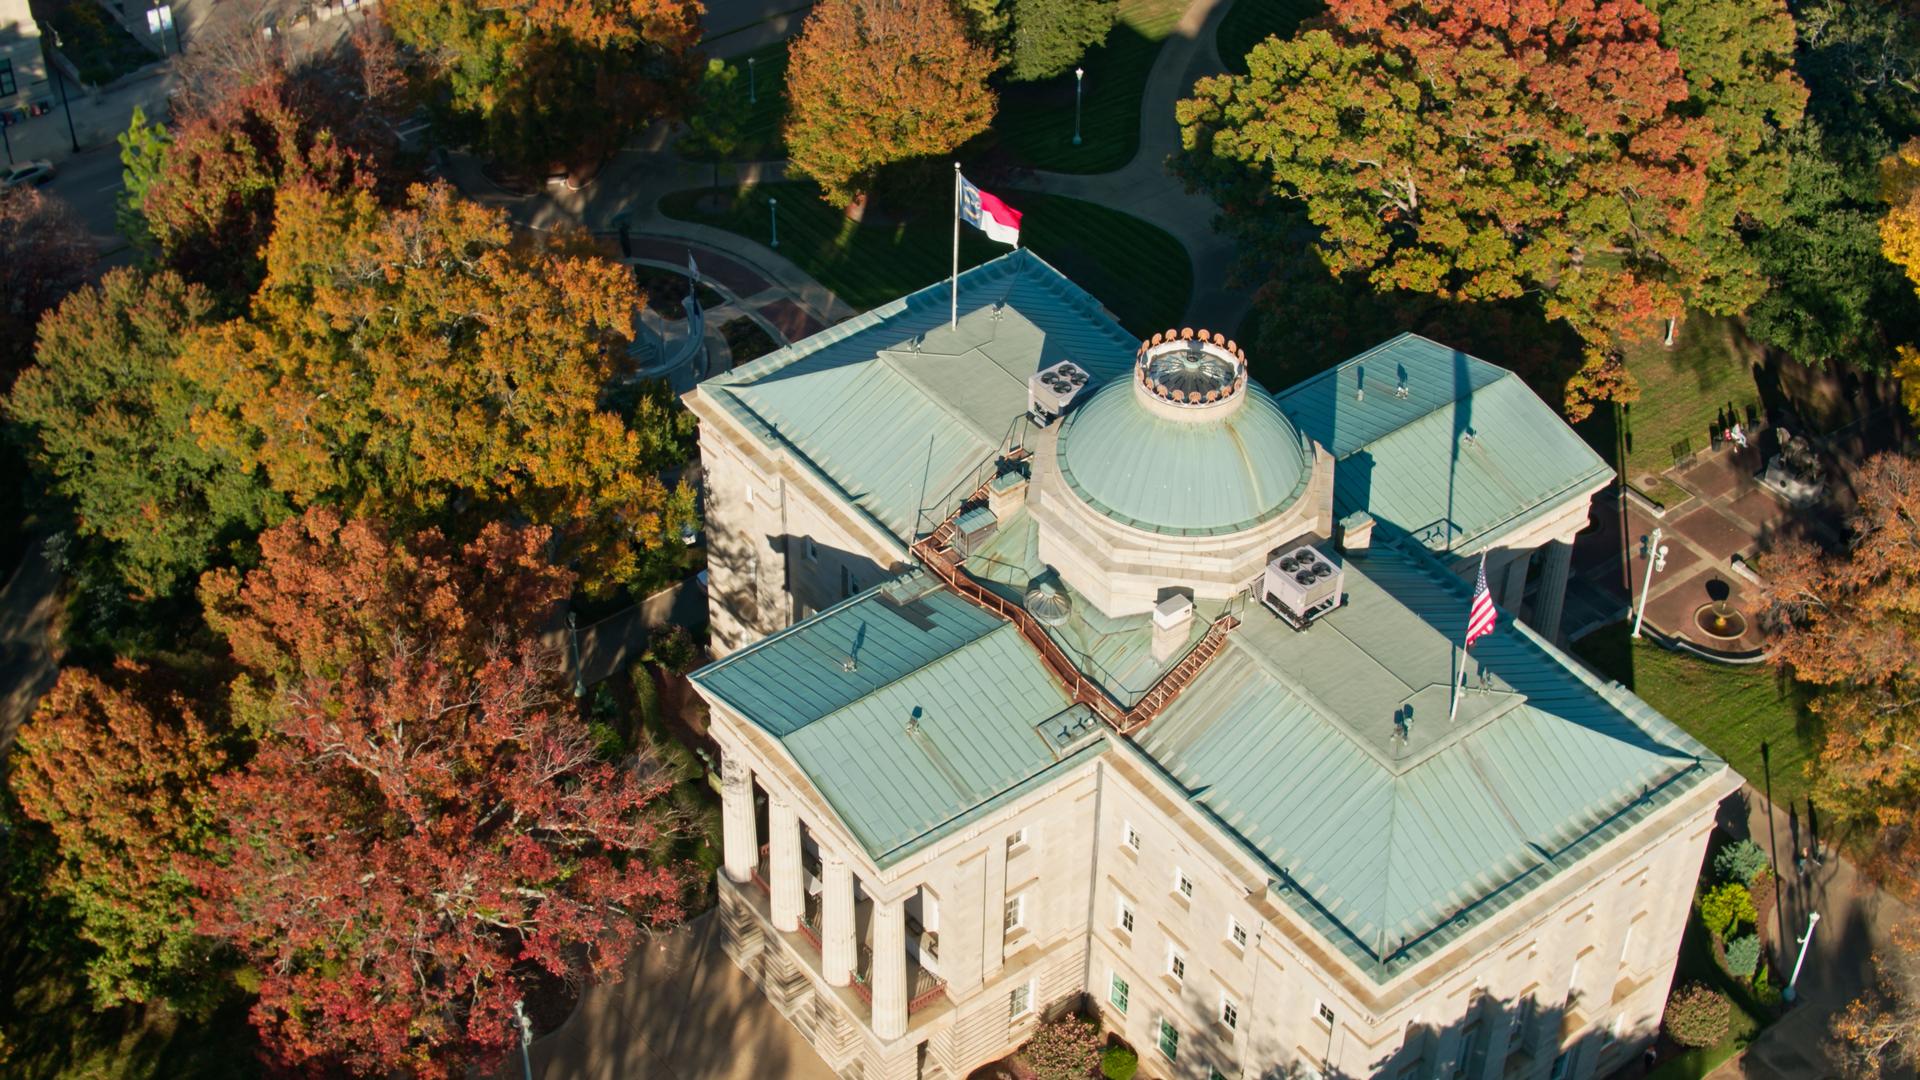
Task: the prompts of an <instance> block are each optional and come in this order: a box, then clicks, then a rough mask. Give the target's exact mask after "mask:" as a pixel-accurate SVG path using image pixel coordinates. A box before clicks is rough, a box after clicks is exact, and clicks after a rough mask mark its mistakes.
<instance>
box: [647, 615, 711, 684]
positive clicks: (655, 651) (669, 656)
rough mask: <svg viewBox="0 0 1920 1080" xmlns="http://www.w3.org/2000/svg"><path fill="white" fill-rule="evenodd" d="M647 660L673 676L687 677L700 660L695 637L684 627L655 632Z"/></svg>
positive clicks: (665, 628)
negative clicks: (694, 640) (694, 641)
mask: <svg viewBox="0 0 1920 1080" xmlns="http://www.w3.org/2000/svg"><path fill="white" fill-rule="evenodd" d="M647 658H648V659H650V660H652V661H653V662H654V663H656V664H659V665H660V666H661V667H663V668H665V669H667V671H668V672H669V673H670V674H673V675H685V674H686V673H687V672H689V671H691V670H693V666H694V664H695V663H697V662H698V661H699V659H700V650H699V649H698V648H697V647H696V646H695V645H694V643H693V635H691V634H689V633H687V628H686V627H684V626H674V625H668V626H663V627H661V628H660V629H658V630H655V631H654V632H653V634H652V636H651V637H650V638H649V639H648V641H647Z"/></svg>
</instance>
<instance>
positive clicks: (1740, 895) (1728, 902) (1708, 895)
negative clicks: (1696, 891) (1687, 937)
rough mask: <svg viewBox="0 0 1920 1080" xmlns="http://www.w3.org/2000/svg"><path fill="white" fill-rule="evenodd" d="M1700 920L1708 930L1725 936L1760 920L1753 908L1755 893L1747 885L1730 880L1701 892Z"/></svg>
mask: <svg viewBox="0 0 1920 1080" xmlns="http://www.w3.org/2000/svg"><path fill="white" fill-rule="evenodd" d="M1699 907H1700V921H1701V922H1702V923H1703V924H1705V925H1706V928H1707V932H1708V933H1709V934H1712V935H1713V936H1714V937H1717V938H1723V937H1726V936H1727V935H1728V934H1730V933H1732V932H1733V931H1735V930H1737V929H1739V928H1740V927H1742V926H1745V925H1749V924H1751V923H1754V922H1756V921H1758V919H1759V915H1758V913H1756V912H1755V911H1754V910H1753V894H1752V893H1749V892H1748V891H1747V887H1746V886H1745V885H1742V884H1740V883H1739V882H1737V881H1729V882H1725V883H1723V884H1719V885H1715V886H1714V887H1713V888H1711V889H1708V890H1707V891H1706V892H1703V893H1701V894H1700V902H1699Z"/></svg>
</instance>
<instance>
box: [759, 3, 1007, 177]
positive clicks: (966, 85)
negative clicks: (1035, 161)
mask: <svg viewBox="0 0 1920 1080" xmlns="http://www.w3.org/2000/svg"><path fill="white" fill-rule="evenodd" d="M787 55H788V61H787V98H788V101H789V102H790V103H791V104H790V106H789V109H790V111H789V113H788V115H787V126H786V137H787V152H788V154H789V156H790V157H791V159H792V162H793V167H794V168H795V170H797V171H798V172H800V173H803V174H805V175H807V176H809V177H812V178H813V179H814V180H815V181H816V182H818V183H819V185H820V187H821V189H822V190H823V191H824V192H825V193H826V198H827V201H828V202H830V203H832V204H833V205H835V206H845V205H847V204H848V203H850V202H852V201H853V199H854V198H855V197H856V196H858V195H860V194H862V193H864V192H865V191H866V190H868V188H869V187H870V185H871V184H872V183H873V179H874V174H875V173H876V172H877V171H878V170H879V169H880V168H881V167H882V166H885V165H889V164H892V163H894V162H900V161H908V160H912V159H915V158H924V157H927V156H929V155H933V154H943V153H946V152H947V151H950V150H952V149H954V148H955V147H957V146H959V145H960V144H961V143H964V142H966V141H967V140H968V139H971V138H973V137H974V136H975V135H978V134H980V133H981V132H983V131H985V130H986V129H987V125H988V124H989V123H991V122H992V121H993V113H994V108H995V104H996V102H995V98H994V93H993V91H992V89H990V88H989V87H988V86H987V76H988V75H989V74H991V73H992V71H993V67H994V59H993V55H992V54H991V53H990V52H989V51H988V50H987V49H985V48H983V47H981V46H979V45H976V44H974V43H973V42H972V41H970V40H969V39H968V37H967V33H966V29H965V27H964V26H963V25H962V24H961V22H960V20H959V18H958V17H957V16H955V15H954V13H953V9H952V7H951V6H950V5H949V4H948V3H947V0H823V2H822V3H820V4H818V5H816V6H815V7H814V9H813V11H812V13H811V14H809V15H808V16H807V24H806V27H805V29H803V30H802V31H801V32H800V36H799V38H797V39H795V41H794V43H793V46H792V48H791V49H790V50H789V51H788V54H787Z"/></svg>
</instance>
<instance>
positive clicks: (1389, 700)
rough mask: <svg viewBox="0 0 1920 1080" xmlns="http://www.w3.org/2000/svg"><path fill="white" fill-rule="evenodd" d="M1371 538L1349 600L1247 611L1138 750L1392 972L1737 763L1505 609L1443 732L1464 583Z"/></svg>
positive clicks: (1333, 926) (1382, 970)
mask: <svg viewBox="0 0 1920 1080" xmlns="http://www.w3.org/2000/svg"><path fill="white" fill-rule="evenodd" d="M1380 529H1381V530H1382V531H1376V533H1375V534H1374V535H1375V540H1374V543H1373V548H1372V550H1371V551H1370V552H1369V553H1368V555H1367V556H1366V557H1365V558H1364V559H1356V560H1352V561H1349V562H1348V564H1347V570H1346V592H1347V595H1348V600H1347V603H1346V604H1345V605H1343V606H1342V607H1340V608H1339V609H1337V610H1335V611H1334V612H1332V613H1330V614H1329V615H1327V616H1325V617H1323V618H1321V619H1320V620H1319V621H1318V622H1316V623H1315V624H1314V625H1313V626H1312V627H1311V628H1310V629H1309V630H1307V631H1306V632H1304V633H1300V632H1296V631H1294V630H1292V629H1290V628H1289V627H1287V626H1285V625H1284V624H1282V623H1281V622H1279V620H1277V619H1275V618H1273V617H1272V616H1271V615H1269V614H1268V613H1266V612H1264V611H1261V610H1259V609H1252V610H1251V614H1250V616H1249V617H1248V618H1247V620H1246V622H1245V624H1243V625H1242V627H1241V628H1240V629H1239V630H1238V631H1236V632H1235V634H1234V635H1233V636H1232V638H1230V639H1229V640H1230V642H1231V645H1230V647H1229V648H1228V649H1227V650H1226V651H1225V652H1223V653H1222V654H1221V656H1220V657H1219V658H1218V659H1216V660H1215V661H1214V663H1213V664H1212V665H1210V666H1209V667H1208V668H1207V669H1206V670H1205V671H1204V672H1203V673H1202V674H1201V676H1200V677H1199V678H1198V679H1197V680H1196V681H1195V682H1194V684H1193V685H1192V686H1190V687H1189V688H1188V689H1187V690H1186V692H1185V693H1183V694H1182V695H1181V696H1180V697H1179V698H1178V699H1176V700H1175V702H1174V704H1173V705H1172V706H1171V707H1170V708H1169V709H1168V710H1167V711H1166V712H1165V713H1164V714H1162V715H1161V716H1160V717H1159V718H1158V719H1157V720H1155V721H1154V723H1153V725H1152V726H1151V727H1149V728H1148V729H1147V730H1146V731H1145V733H1144V734H1143V735H1142V736H1141V739H1140V743H1139V745H1140V747H1141V748H1142V749H1143V750H1144V751H1145V752H1146V754H1148V755H1150V757H1151V758H1152V759H1153V760H1154V761H1155V762H1156V763H1157V764H1158V766H1159V767H1160V768H1161V769H1162V770H1164V772H1165V773H1166V774H1167V775H1168V777H1169V778H1170V779H1171V780H1173V781H1174V782H1175V783H1176V784H1178V785H1180V786H1182V787H1184V788H1185V789H1186V790H1187V791H1188V792H1189V796H1190V797H1191V798H1192V799H1193V800H1194V802H1195V803H1197V804H1199V805H1200V806H1201V807H1202V808H1204V809H1205V810H1206V811H1207V812H1208V813H1209V814H1210V815H1211V816H1213V817H1214V818H1215V819H1216V820H1218V821H1219V822H1220V823H1221V824H1222V825H1223V826H1224V827H1226V828H1227V829H1229V830H1231V831H1232V832H1234V833H1236V834H1238V835H1239V836H1240V837H1241V838H1243V840H1244V841H1245V842H1246V843H1247V844H1248V845H1249V847H1251V848H1252V849H1254V850H1255V851H1257V852H1258V853H1259V854H1260V855H1261V857H1263V858H1264V859H1265V860H1266V861H1268V862H1269V864H1270V865H1271V866H1272V867H1273V868H1274V869H1275V870H1276V871H1277V876H1278V878H1279V879H1280V880H1281V881H1282V882H1283V889H1284V893H1285V896H1286V898H1287V899H1288V900H1289V901H1290V902H1293V903H1294V904H1295V906H1296V907H1297V908H1299V909H1301V910H1302V911H1303V913H1304V914H1306V915H1307V916H1308V918H1309V920H1310V921H1312V922H1315V923H1316V924H1317V925H1320V926H1321V927H1322V928H1323V930H1324V931H1325V932H1326V933H1327V934H1328V936H1329V937H1330V938H1331V939H1332V940H1333V941H1334V943H1335V944H1336V945H1339V946H1340V947H1341V948H1342V949H1343V950H1345V951H1346V952H1347V953H1348V955H1349V956H1350V957H1351V958H1353V959H1354V960H1355V961H1356V962H1358V963H1360V964H1361V965H1362V967H1364V968H1367V969H1368V970H1370V971H1372V972H1373V973H1374V974H1375V975H1376V976H1377V977H1381V978H1386V977H1390V976H1391V975H1392V974H1393V973H1394V971H1395V965H1396V964H1398V963H1401V962H1403V961H1405V960H1407V959H1410V958H1415V957H1418V956H1420V955H1423V954H1424V953H1426V952H1428V951H1431V950H1432V949H1433V948H1437V947H1438V946H1439V944H1441V943H1443V942H1444V941H1446V940H1447V939H1448V938H1449V937H1450V936H1451V935H1453V934H1455V933H1457V932H1459V931H1460V930H1461V929H1463V928H1464V927H1465V926H1466V925H1470V924H1471V922H1472V921H1474V920H1477V919H1479V918H1482V917H1484V916H1485V915H1487V914H1489V913H1490V912H1491V911H1492V910H1497V909H1498V908H1500V907H1502V906H1504V905H1505V904H1507V903H1509V902H1511V901H1512V900H1513V899H1515V898H1516V897H1518V896H1520V895H1523V894H1524V893H1525V892H1526V891H1527V890H1529V889H1531V888H1533V887H1535V886H1537V885H1538V884H1539V883H1541V882H1542V881H1545V880H1546V879H1547V878H1549V877H1550V876H1551V875H1552V874H1554V873H1556V872H1558V871H1560V870H1563V869H1566V868H1567V867H1569V866H1571V865H1572V864H1573V863H1574V862H1576V861H1577V860H1578V859H1579V858H1580V857H1581V856H1582V855H1583V854H1585V853H1586V852H1587V851H1588V850H1591V849H1592V848H1593V847H1596V846H1598V844H1599V843H1602V842H1604V840H1606V839H1608V838H1610V837H1611V836H1613V835H1616V834H1617V833H1618V832H1619V831H1621V830H1622V829H1624V828H1626V827H1627V826H1628V825H1630V824H1631V823H1632V822H1634V821H1637V820H1639V819H1640V818H1641V817H1644V816H1645V815H1646V814H1647V813H1649V812H1651V811H1652V809H1654V808H1655V807H1657V806H1659V805H1664V804H1665V803H1666V802H1668V801H1670V800H1672V799H1673V798H1676V797H1678V795H1680V794H1681V793H1683V792H1685V791H1688V790H1691V789H1693V788H1694V787H1696V786H1697V785H1698V784H1700V783H1702V782H1704V781H1705V780H1706V779H1707V778H1708V777H1710V776H1712V775H1713V774H1715V773H1718V772H1719V771H1721V770H1723V769H1725V767H1726V766H1725V765H1724V764H1723V763H1722V762H1720V761H1719V760H1718V759H1717V758H1715V757H1714V756H1713V755H1712V753H1711V752H1709V751H1708V750H1707V749H1706V748H1705V747H1703V746H1701V745H1700V744H1699V743H1697V742H1695V741H1694V740H1693V739H1691V738H1690V737H1688V736H1687V735H1686V734H1685V733H1684V732H1682V731H1680V730H1679V729H1678V728H1676V727H1674V726H1673V725H1672V724H1671V723H1669V722H1668V721H1667V720H1666V719H1665V718H1663V717H1661V716H1660V715H1659V714H1658V713H1656V712H1654V711H1653V710H1652V709H1651V708H1649V707H1648V706H1647V705H1646V704H1645V703H1644V702H1642V701H1640V700H1639V699H1638V698H1636V697H1634V696H1633V695H1632V694H1630V693H1628V692H1626V691H1624V690H1621V689H1619V688H1617V687H1609V686H1603V685H1602V684H1600V683H1599V682H1597V681H1596V680H1594V679H1593V678H1591V677H1590V676H1588V675H1586V674H1585V673H1584V671H1582V670H1580V669H1578V668H1577V666H1576V665H1574V664H1573V663H1572V662H1570V661H1569V660H1568V659H1567V658H1565V657H1564V656H1563V655H1562V654H1560V653H1558V652H1557V651H1555V650H1553V649H1552V648H1551V647H1549V646H1546V645H1544V643H1542V642H1541V641H1540V640H1539V639H1538V638H1537V637H1535V636H1534V635H1533V634H1532V632H1531V631H1530V630H1527V629H1525V628H1518V629H1516V626H1515V624H1514V623H1513V621H1512V620H1511V619H1510V618H1509V617H1506V616H1502V618H1501V625H1500V627H1499V629H1498V630H1496V631H1495V632H1494V633H1493V634H1492V635H1491V636H1489V637H1486V638H1482V639H1481V640H1480V641H1479V642H1477V643H1476V644H1475V646H1474V649H1473V652H1472V653H1471V654H1470V659H1469V661H1468V663H1467V680H1468V683H1469V685H1470V686H1471V687H1472V689H1471V690H1470V691H1468V692H1467V693H1466V694H1465V695H1464V696H1463V697H1462V700H1461V708H1460V712H1459V716H1458V718H1457V719H1455V720H1453V721H1452V722H1451V723H1450V722H1449V720H1448V692H1447V683H1448V680H1449V676H1450V675H1451V673H1452V671H1453V665H1454V663H1455V661H1456V659H1457V657H1458V655H1459V654H1458V653H1457V652H1456V651H1454V646H1453V644H1452V643H1453V642H1456V641H1458V640H1459V638H1460V635H1461V632H1462V630H1463V629H1464V624H1465V621H1466V615H1467V610H1468V606H1469V599H1470V598H1469V596H1468V592H1469V590H1468V589H1467V587H1466V585H1465V583H1464V582H1462V581H1460V580H1459V579H1458V578H1457V577H1455V576H1454V575H1452V574H1449V573H1447V572H1446V571H1445V569H1444V568H1443V567H1441V566H1440V565H1439V564H1438V563H1437V562H1435V560H1433V559H1432V558H1431V557H1430V556H1428V555H1427V554H1426V553H1425V552H1422V551H1419V550H1418V549H1417V548H1414V547H1413V546H1412V541H1411V540H1410V539H1408V538H1405V537H1404V535H1403V534H1399V533H1398V532H1397V531H1394V530H1391V529H1390V527H1389V526H1384V525H1383V526H1381V527H1380ZM1397 721H1398V722H1397Z"/></svg>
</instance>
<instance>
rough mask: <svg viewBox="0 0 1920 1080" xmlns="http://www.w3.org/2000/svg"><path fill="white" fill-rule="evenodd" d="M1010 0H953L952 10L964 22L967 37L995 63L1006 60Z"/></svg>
mask: <svg viewBox="0 0 1920 1080" xmlns="http://www.w3.org/2000/svg"><path fill="white" fill-rule="evenodd" d="M1011 8H1012V4H1011V0H954V4H953V10H954V11H956V12H958V13H959V15H960V21H961V22H963V23H965V24H966V28H967V37H968V38H969V39H970V40H972V42H973V43H974V44H975V45H978V46H980V47H981V48H983V49H985V50H987V52H989V53H991V54H992V55H993V56H994V57H995V62H996V63H1002V64H1003V63H1005V62H1006V49H1007V31H1008V30H1009V29H1011V28H1012V27H1013V13H1012V10H1011Z"/></svg>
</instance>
